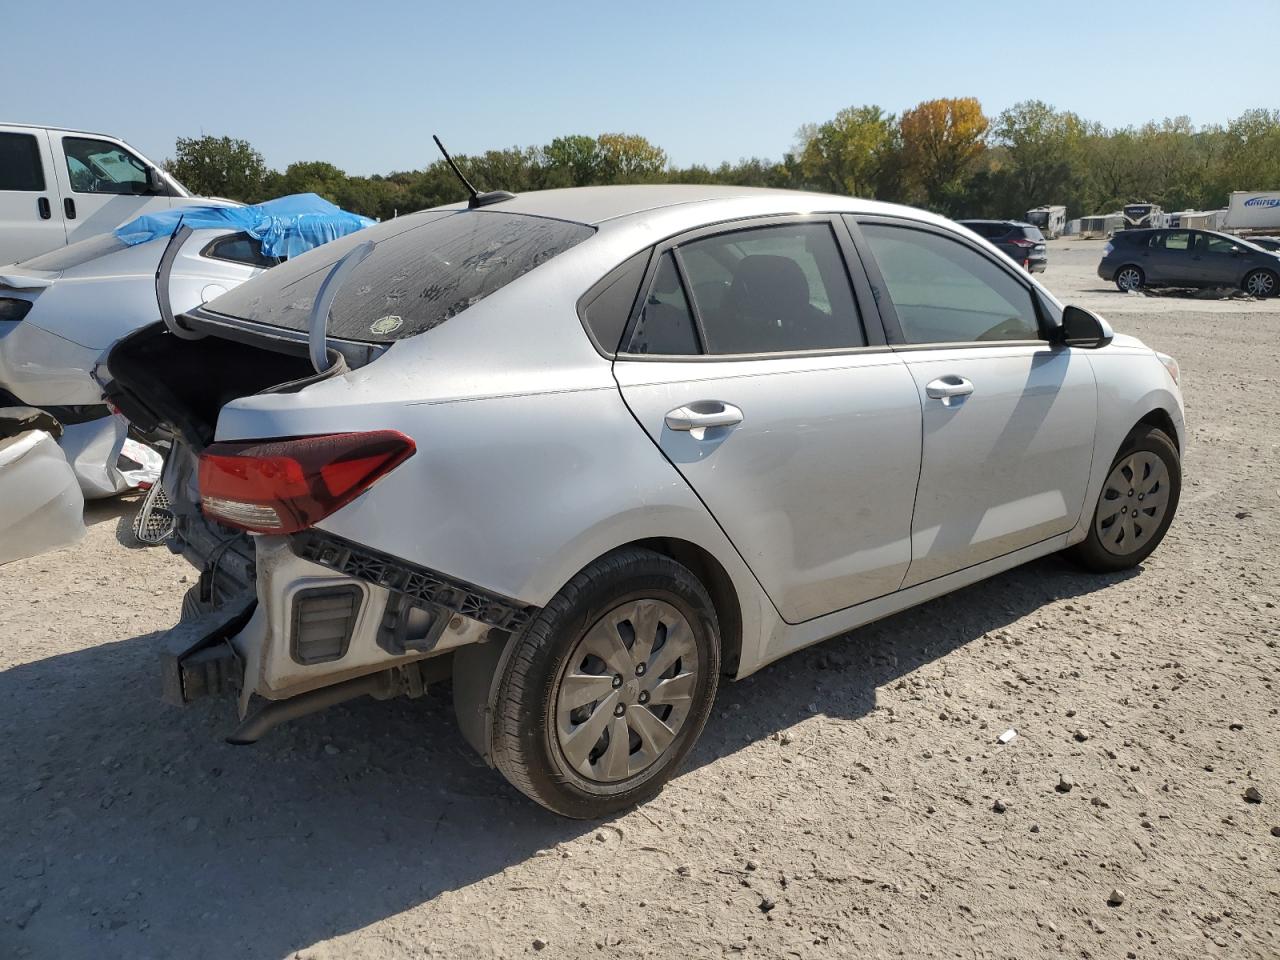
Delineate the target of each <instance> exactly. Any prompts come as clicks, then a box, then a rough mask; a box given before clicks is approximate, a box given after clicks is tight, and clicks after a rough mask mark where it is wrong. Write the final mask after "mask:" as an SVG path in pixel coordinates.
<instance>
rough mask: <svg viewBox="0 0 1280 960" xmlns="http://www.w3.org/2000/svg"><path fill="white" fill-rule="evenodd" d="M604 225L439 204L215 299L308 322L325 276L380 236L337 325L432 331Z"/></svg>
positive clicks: (231, 310)
mask: <svg viewBox="0 0 1280 960" xmlns="http://www.w3.org/2000/svg"><path fill="white" fill-rule="evenodd" d="M594 232H595V228H593V227H589V226H587V225H585V224H581V223H569V222H567V221H564V220H551V219H548V218H545V217H533V216H524V215H521V214H512V213H501V212H498V211H489V210H448V211H441V210H432V211H424V212H423V213H418V214H411V215H409V216H406V217H397V218H395V219H393V220H390V221H388V222H387V223H383V224H379V225H378V226H375V227H369V228H368V229H367V230H360V231H358V232H356V233H353V234H350V235H349V236H346V237H343V238H342V239H340V240H334V241H333V242H331V243H327V244H325V245H324V246H322V247H317V248H316V249H315V250H311V251H308V252H307V253H304V254H303V255H302V256H300V257H295V258H294V259H292V260H289V261H288V262H287V263H284V264H282V265H280V266H279V267H276V268H275V269H274V270H268V271H267V272H266V273H264V274H263V275H262V276H260V277H257V278H255V279H253V280H251V281H249V282H248V283H245V284H242V285H241V286H239V287H237V288H236V289H234V290H232V291H230V292H229V293H225V294H223V295H222V296H221V297H218V298H217V299H216V300H213V301H211V302H210V303H209V304H208V309H210V310H212V311H214V312H217V313H221V314H225V315H227V316H232V317H241V318H243V319H246V320H252V321H254V322H256V323H263V324H267V325H269V326H273V327H284V328H286V329H289V330H305V329H306V328H307V321H308V320H309V319H310V316H311V307H312V304H313V302H314V300H315V297H316V294H317V293H318V292H319V289H320V284H321V283H322V282H323V280H324V278H325V276H326V275H327V274H328V272H329V270H330V269H331V268H332V267H333V265H334V264H335V263H336V262H337V261H338V260H339V259H340V258H341V257H343V256H344V255H345V254H347V253H349V252H350V251H351V250H352V249H353V248H354V247H355V246H356V245H357V244H360V243H363V242H365V241H372V242H373V243H374V244H375V246H374V249H373V252H372V253H370V254H369V255H368V256H367V257H366V258H365V259H364V260H363V261H362V262H361V263H360V264H359V265H358V266H357V267H356V268H355V269H354V270H353V271H352V273H351V275H350V276H349V277H348V278H347V281H346V283H344V284H343V286H342V289H340V290H339V291H338V294H337V296H336V298H335V299H334V302H333V307H332V309H331V311H330V317H331V319H330V322H329V333H330V335H332V336H334V337H339V338H341V339H345V340H361V341H365V342H372V343H390V342H392V341H395V340H403V339H405V338H407V337H412V336H416V335H417V334H420V333H425V332H426V331H427V330H430V329H431V328H432V327H436V326H439V325H440V324H442V323H444V322H445V321H446V320H448V319H449V318H451V317H454V316H456V315H457V314H459V313H461V312H462V311H463V310H466V309H467V308H468V307H470V306H472V305H474V304H476V303H479V302H480V301H481V300H483V299H484V298H485V297H487V296H489V294H491V293H494V292H496V291H498V290H500V289H502V288H503V287H505V286H506V285H507V284H508V283H511V282H512V281H513V280H516V279H518V278H520V277H522V276H524V274H526V273H528V272H529V271H530V270H532V269H534V268H535V267H537V266H539V265H541V264H543V263H546V262H547V261H548V260H550V259H551V258H552V257H555V256H557V255H558V254H560V253H563V252H564V251H566V250H568V249H570V248H571V247H574V246H576V245H577V244H579V243H581V242H582V241H583V240H586V239H587V238H588V237H590V236H591V235H592V234H593V233H594Z"/></svg>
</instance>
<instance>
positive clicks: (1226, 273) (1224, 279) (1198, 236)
mask: <svg viewBox="0 0 1280 960" xmlns="http://www.w3.org/2000/svg"><path fill="white" fill-rule="evenodd" d="M1191 245H1192V250H1193V253H1192V257H1191V262H1192V265H1193V266H1192V270H1193V276H1194V277H1195V279H1196V282H1197V283H1201V284H1204V285H1205V286H1210V287H1234V286H1236V285H1237V284H1239V283H1240V280H1241V278H1242V276H1243V275H1244V273H1245V270H1246V269H1247V268H1246V262H1247V261H1246V260H1245V259H1244V258H1243V257H1242V256H1241V254H1242V253H1244V248H1243V247H1241V246H1240V245H1239V244H1237V243H1235V242H1234V241H1233V240H1232V239H1231V238H1230V237H1223V236H1219V235H1218V234H1216V233H1206V232H1204V231H1203V230H1195V231H1192V238H1191Z"/></svg>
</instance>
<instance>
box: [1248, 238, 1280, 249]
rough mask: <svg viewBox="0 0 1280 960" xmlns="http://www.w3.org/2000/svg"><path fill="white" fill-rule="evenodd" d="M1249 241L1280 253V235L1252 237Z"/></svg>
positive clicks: (1256, 245)
mask: <svg viewBox="0 0 1280 960" xmlns="http://www.w3.org/2000/svg"><path fill="white" fill-rule="evenodd" d="M1249 242H1250V243H1252V244H1253V245H1254V246H1255V247H1261V248H1262V249H1263V250H1268V251H1270V252H1271V253H1280V237H1250V238H1249Z"/></svg>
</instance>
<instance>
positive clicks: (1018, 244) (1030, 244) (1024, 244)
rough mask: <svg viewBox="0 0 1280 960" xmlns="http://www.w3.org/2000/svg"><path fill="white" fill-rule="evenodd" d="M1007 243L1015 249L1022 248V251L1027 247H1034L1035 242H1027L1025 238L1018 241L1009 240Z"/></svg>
mask: <svg viewBox="0 0 1280 960" xmlns="http://www.w3.org/2000/svg"><path fill="white" fill-rule="evenodd" d="M1008 242H1009V243H1011V244H1013V246H1015V247H1021V248H1023V249H1024V250H1025V249H1026V248H1027V247H1034V246H1035V241H1034V240H1027V239H1025V238H1019V239H1017V240H1010V241H1008Z"/></svg>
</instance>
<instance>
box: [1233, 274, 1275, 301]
mask: <svg viewBox="0 0 1280 960" xmlns="http://www.w3.org/2000/svg"><path fill="white" fill-rule="evenodd" d="M1241 289H1243V290H1244V292H1245V293H1247V294H1249V295H1250V296H1254V297H1274V296H1275V295H1276V292H1277V291H1278V290H1280V280H1277V278H1276V275H1275V274H1274V273H1272V272H1271V271H1270V270H1254V271H1253V272H1252V273H1250V274H1249V275H1248V276H1247V277H1245V278H1244V283H1243V284H1241Z"/></svg>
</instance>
